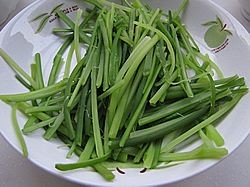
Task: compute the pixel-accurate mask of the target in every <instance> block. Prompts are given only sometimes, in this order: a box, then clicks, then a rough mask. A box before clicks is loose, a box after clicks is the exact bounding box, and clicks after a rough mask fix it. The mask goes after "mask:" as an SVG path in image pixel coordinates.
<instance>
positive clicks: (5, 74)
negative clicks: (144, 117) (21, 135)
mask: <svg viewBox="0 0 250 187" xmlns="http://www.w3.org/2000/svg"><path fill="white" fill-rule="evenodd" d="M61 2H64V3H65V4H64V8H70V7H71V9H72V7H73V6H75V5H78V6H79V7H80V8H83V6H84V5H82V3H79V2H82V1H77V0H70V1H69V0H68V1H67V0H54V1H46V0H40V1H36V2H35V3H33V4H32V5H30V6H29V7H27V8H26V9H24V10H23V11H22V12H21V13H19V14H18V15H17V16H16V17H15V18H14V19H12V20H11V21H10V22H9V23H8V25H7V26H6V27H5V28H4V29H3V30H2V31H1V33H0V47H1V48H3V49H4V50H5V51H6V52H7V53H9V54H10V56H11V57H13V59H14V60H16V61H17V62H18V64H19V65H20V66H21V67H23V68H24V69H26V70H27V71H29V64H30V63H31V62H32V59H33V56H34V54H35V53H36V52H40V53H41V54H42V62H43V67H44V73H45V75H47V74H48V72H49V68H50V67H51V59H52V58H53V54H55V52H56V50H57V49H58V47H59V46H60V44H61V41H60V40H59V39H58V38H57V37H55V36H53V35H51V34H50V31H51V28H53V27H54V26H56V25H58V22H57V20H55V21H53V16H52V17H51V19H50V20H51V23H49V24H47V25H46V27H45V30H44V31H43V32H41V33H40V34H34V31H35V30H36V28H37V26H38V25H37V24H36V23H30V22H29V20H30V19H31V18H32V17H34V16H36V15H38V14H40V13H43V12H49V11H50V10H51V9H52V7H54V6H55V5H58V4H60V3H61ZM150 3H151V4H152V5H153V6H154V7H161V8H165V9H169V8H176V7H178V6H179V3H180V1H178V2H177V1H174V0H169V1H164V0H154V1H151V2H150ZM74 13H75V12H74V11H73V12H72V13H69V14H68V15H70V16H72V17H74ZM216 15H217V16H219V17H220V18H221V19H222V20H223V23H224V24H227V25H226V28H227V29H229V30H230V31H231V32H232V33H233V35H232V36H228V37H227V38H226V39H225V41H223V42H222V44H221V45H219V46H218V47H215V48H209V47H208V45H207V44H206V42H205V41H204V35H205V33H206V31H207V30H208V27H204V26H202V25H201V24H202V23H205V22H207V21H211V20H215V18H216ZM183 21H184V23H185V24H186V26H187V28H188V30H189V31H190V32H191V34H192V35H193V36H194V38H195V40H196V41H197V42H198V44H199V46H200V47H201V49H202V51H204V52H206V53H208V54H209V55H210V56H211V57H212V58H213V59H214V60H215V62H216V63H217V64H218V66H219V67H220V68H221V69H222V71H223V72H224V73H225V75H226V76H230V75H234V74H239V75H240V76H244V77H245V78H246V83H247V85H250V73H249V69H250V49H249V44H250V40H249V35H248V33H247V31H246V30H245V29H244V28H243V27H242V26H241V25H240V24H239V22H238V21H237V20H236V19H235V18H233V17H232V16H231V15H230V14H229V13H228V12H226V11H225V10H224V9H222V8H220V7H218V6H217V5H215V4H214V3H212V2H210V1H202V0H190V3H189V5H188V8H187V10H186V11H185V12H184V14H183ZM0 72H1V73H0V80H1V82H0V94H3V93H4V94H6V93H17V92H24V91H26V90H25V89H23V87H22V86H20V84H19V83H18V82H17V81H16V80H15V78H14V74H13V72H12V71H11V70H10V69H9V67H7V65H6V64H5V63H3V62H2V59H0ZM249 106H250V97H249V94H248V95H246V96H245V97H244V98H243V99H242V100H241V101H240V102H239V104H238V105H237V106H236V107H235V108H234V109H233V111H231V112H230V114H229V115H228V116H227V117H226V118H225V119H224V120H223V121H222V122H221V123H220V124H219V126H218V130H219V131H220V133H221V134H222V135H223V137H224V138H225V146H226V147H227V148H228V150H229V153H231V152H232V151H233V150H234V149H235V148H237V147H238V146H239V145H240V144H241V143H242V141H243V140H244V139H245V138H246V137H247V136H248V134H249V131H250V126H249V125H248V123H247V122H248V121H249V120H250V116H249V112H250V110H249ZM0 119H1V121H2V123H1V125H0V132H1V134H2V135H3V137H5V139H6V140H7V141H8V142H9V143H10V144H11V145H12V146H13V147H14V148H15V149H17V150H18V151H19V152H21V151H20V147H19V143H18V141H17V139H16V137H15V133H14V131H13V129H12V125H11V117H10V107H9V106H7V105H5V104H4V103H2V102H0ZM24 121H25V119H24V118H23V117H22V116H21V115H20V117H19V123H20V126H21V127H22V126H23V124H24ZM41 136H42V130H41V131H37V132H35V133H33V134H31V135H29V136H25V141H26V143H27V147H28V151H29V159H30V160H31V161H32V162H33V163H35V164H36V165H38V166H39V167H41V168H43V169H45V170H46V171H48V172H50V173H52V174H55V175H57V176H61V177H63V178H65V179H68V180H71V181H74V182H78V183H80V184H86V185H101V186H117V185H119V186H135V185H136V186H145V185H160V184H168V183H172V182H175V181H178V180H182V179H185V178H187V177H190V176H193V175H195V174H197V173H199V172H201V171H204V170H205V169H207V168H209V167H211V166H213V165H215V164H216V163H218V161H217V160H197V161H189V162H186V163H185V164H181V165H177V166H175V167H171V168H167V169H161V170H151V171H148V172H146V173H143V174H141V173H140V172H139V171H140V169H127V170H125V171H126V175H121V174H119V173H117V172H115V175H116V178H115V180H114V181H113V182H106V181H105V180H103V179H102V177H100V176H99V175H98V174H96V173H95V172H93V171H91V170H90V169H82V170H77V171H69V172H59V171H57V170H56V169H55V168H54V165H55V163H59V162H62V163H63V162H65V163H66V162H74V161H76V158H75V157H74V158H72V159H68V160H67V159H65V155H66V154H67V151H68V150H67V149H66V148H60V149H59V148H58V146H59V145H62V143H61V142H59V141H52V142H47V141H45V140H43V139H42V137H41ZM192 146H194V145H192ZM190 148H191V147H189V148H187V149H190Z"/></svg>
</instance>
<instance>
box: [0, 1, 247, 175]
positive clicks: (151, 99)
mask: <svg viewBox="0 0 250 187" xmlns="http://www.w3.org/2000/svg"><path fill="white" fill-rule="evenodd" d="M86 1H87V2H88V3H90V4H91V6H90V7H91V8H87V9H86V10H84V11H82V10H78V11H77V15H76V19H75V20H74V21H73V20H71V19H70V18H69V17H68V16H67V15H66V14H65V13H63V11H60V10H56V12H57V15H58V17H59V21H61V22H62V23H64V24H65V27H64V28H54V30H53V33H54V34H56V35H57V36H58V37H60V38H61V40H62V41H63V44H62V46H61V47H60V49H59V50H58V52H57V53H56V55H55V57H54V59H53V65H52V69H51V73H50V75H49V77H48V82H47V83H45V81H44V77H43V70H42V63H41V56H40V54H39V53H37V54H36V55H35V60H34V63H33V64H31V75H29V74H27V73H26V72H25V71H24V70H22V69H21V68H20V67H19V66H18V65H17V64H16V63H15V62H14V61H13V60H12V59H11V58H10V57H9V56H8V55H7V54H6V53H5V52H4V51H3V50H2V49H1V50H0V56H1V57H2V58H3V59H4V60H5V61H6V62H7V63H8V64H9V65H10V67H11V68H12V69H13V70H14V71H15V72H16V78H17V80H19V81H20V82H21V83H22V84H23V85H24V86H25V87H26V88H27V89H28V90H29V92H27V93H22V94H14V95H1V96H0V99H1V100H2V101H4V102H6V103H8V104H10V105H11V106H13V111H14V112H13V118H14V119H15V118H16V117H15V113H16V110H17V109H18V110H20V111H21V112H22V113H24V114H25V115H26V116H27V117H28V120H27V122H26V123H25V125H24V127H23V129H22V132H23V133H24V134H25V135H29V133H32V132H33V131H35V130H37V129H40V128H43V129H44V131H45V133H44V135H43V137H44V138H45V139H46V140H51V139H52V138H59V139H60V140H62V141H63V142H65V144H66V145H67V146H68V147H69V152H68V154H67V158H70V157H71V156H72V154H73V153H75V154H76V155H78V156H79V161H78V162H76V163H72V164H56V168H57V169H59V170H62V171H65V170H71V169H76V168H83V167H87V166H91V167H93V169H94V170H96V171H97V172H99V173H100V174H101V175H102V176H103V177H104V178H105V179H107V180H112V179H113V178H114V174H113V173H112V172H111V170H109V169H110V168H111V169H112V168H115V167H122V168H123V167H125V168H127V167H139V168H140V167H145V168H158V167H159V166H162V165H163V166H164V165H168V163H169V162H171V161H183V160H190V159H201V158H215V159H219V158H221V157H223V156H225V155H226V154H227V149H226V148H224V147H221V146H223V145H224V140H223V138H222V137H221V135H220V134H219V132H218V131H217V130H216V128H215V125H216V124H217V122H218V121H220V120H221V118H222V117H223V116H224V115H225V114H226V113H228V112H229V111H230V110H231V109H232V108H233V107H234V106H235V105H236V104H237V102H238V101H239V100H240V99H241V97H242V96H243V95H244V94H246V93H247V87H246V86H245V81H244V78H241V77H239V76H237V75H234V76H231V77H227V78H224V77H223V74H222V72H221V71H220V69H219V68H218V67H217V66H216V64H215V63H214V62H213V61H212V60H211V59H210V58H209V57H208V55H206V54H205V55H204V54H202V53H200V51H199V48H198V46H197V45H196V43H195V41H194V39H193V38H192V36H191V35H190V33H189V32H188V31H187V29H186V28H185V26H184V25H183V23H182V22H181V18H180V14H181V12H182V11H183V9H184V8H185V6H186V5H187V3H188V2H187V1H184V2H183V3H182V4H181V6H180V7H179V9H178V10H177V11H168V12H164V11H163V10H161V9H153V8H151V7H150V6H149V5H144V4H142V3H141V2H140V1H139V0H133V1H132V3H128V2H124V3H123V4H115V3H111V2H109V1H106V0H86ZM82 49H86V53H85V54H83V53H82ZM66 51H67V53H66ZM74 54H75V56H76V61H77V63H76V65H75V67H74V68H73V70H70V67H71V61H72V56H73V55H74ZM63 56H66V59H65V60H64V58H63ZM60 72H64V76H63V79H62V80H58V75H59V74H60ZM214 75H217V77H218V78H217V79H214ZM14 121H15V124H16V120H14ZM15 128H16V132H17V134H18V137H19V139H20V142H21V144H22V147H23V150H26V151H25V152H26V154H25V155H26V156H27V149H26V147H25V142H24V140H23V138H22V134H21V133H20V129H19V130H18V125H15ZM190 139H191V140H193V139H195V140H196V139H201V142H202V143H201V145H200V146H198V147H197V148H196V149H194V150H191V151H189V152H177V151H178V150H180V149H181V148H183V147H186V146H188V145H189V143H190V142H192V141H190Z"/></svg>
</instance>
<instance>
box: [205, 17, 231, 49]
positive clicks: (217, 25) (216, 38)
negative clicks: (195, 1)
mask: <svg viewBox="0 0 250 187" xmlns="http://www.w3.org/2000/svg"><path fill="white" fill-rule="evenodd" d="M202 25H203V26H208V27H209V28H208V30H207V31H206V33H205V36H204V40H205V42H206V44H207V45H208V47H210V48H216V47H219V46H220V45H221V44H223V42H224V41H225V40H226V38H227V36H228V35H232V33H231V32H230V31H229V30H227V29H226V26H227V24H223V23H222V21H221V19H220V18H219V17H218V16H216V21H209V22H207V23H204V24H202Z"/></svg>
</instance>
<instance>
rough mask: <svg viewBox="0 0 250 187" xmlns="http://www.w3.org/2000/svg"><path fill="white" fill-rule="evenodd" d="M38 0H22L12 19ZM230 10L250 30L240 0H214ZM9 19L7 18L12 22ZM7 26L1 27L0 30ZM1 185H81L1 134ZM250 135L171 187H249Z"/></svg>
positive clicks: (65, 186)
mask: <svg viewBox="0 0 250 187" xmlns="http://www.w3.org/2000/svg"><path fill="white" fill-rule="evenodd" d="M33 1H34V0H21V1H20V3H19V4H18V5H17V8H16V10H15V11H14V12H13V13H12V14H11V15H10V16H9V19H8V20H10V19H11V17H13V16H14V15H16V14H17V13H18V12H19V11H21V10H22V9H23V8H24V7H25V6H27V5H28V4H30V3H31V2H33ZM213 1H214V2H216V3H217V4H219V5H220V6H222V7H224V8H225V9H226V10H228V11H229V12H230V13H231V14H232V15H233V16H234V17H235V18H236V19H238V21H239V22H240V23H241V24H242V25H243V26H245V28H246V29H247V30H248V32H250V22H248V21H247V20H245V19H244V18H243V16H242V15H241V12H240V6H239V3H238V1H237V0H227V1H225V0H213ZM8 20H7V21H8ZM2 27H3V25H1V26H0V30H1V28H2ZM0 153H1V156H0V186H4V187H30V186H36V187H44V186H46V187H55V186H60V187H79V185H78V184H74V183H71V182H68V181H65V180H63V179H60V178H58V177H56V176H53V175H51V174H49V173H47V172H45V171H44V170H42V169H40V168H38V167H37V166H35V165H34V164H32V163H31V162H30V161H28V160H27V159H25V158H24V157H22V156H21V155H20V154H18V153H17V151H16V150H14V149H13V148H12V147H11V146H10V145H9V144H8V143H7V142H6V141H5V140H4V139H3V137H2V136H0ZM249 155H250V137H248V138H247V139H246V140H245V141H244V142H243V143H242V145H241V146H240V147H239V148H238V149H237V150H236V151H234V152H233V153H232V154H231V155H230V156H228V157H227V158H226V159H224V161H223V162H220V163H219V164H217V165H215V166H214V167H212V168H210V169H208V170H207V171H205V172H202V173H200V174H198V175H196V176H194V177H191V178H188V179H186V180H185V181H180V182H177V183H174V184H171V185H168V187H199V186H203V187H217V186H218V187H219V186H227V187H235V186H239V187H248V186H250V177H249V176H250V159H249Z"/></svg>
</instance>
